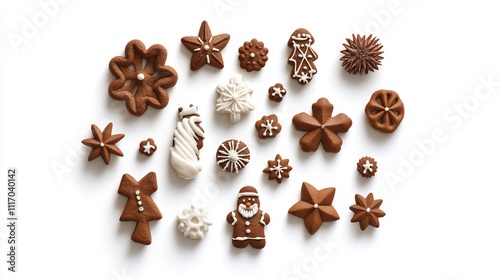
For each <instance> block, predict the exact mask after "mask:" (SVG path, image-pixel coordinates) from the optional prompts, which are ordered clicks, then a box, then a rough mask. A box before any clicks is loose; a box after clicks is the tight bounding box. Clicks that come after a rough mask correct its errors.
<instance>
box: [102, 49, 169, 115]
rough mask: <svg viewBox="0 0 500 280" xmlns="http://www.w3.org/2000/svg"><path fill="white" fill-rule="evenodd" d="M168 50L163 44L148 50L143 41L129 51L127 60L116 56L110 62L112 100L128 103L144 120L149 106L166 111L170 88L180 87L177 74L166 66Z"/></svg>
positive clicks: (133, 111)
mask: <svg viewBox="0 0 500 280" xmlns="http://www.w3.org/2000/svg"><path fill="white" fill-rule="evenodd" d="M166 60H167V50H166V49H165V47H163V46H162V45H159V44H155V45H152V46H151V47H149V48H148V49H146V47H145V46H144V44H143V43H142V42H141V41H139V40H132V41H130V42H129V43H128V44H127V46H126V47H125V57H123V56H116V57H114V58H112V59H111V61H110V62H109V71H111V74H113V76H115V78H116V79H115V80H113V81H112V82H111V83H110V84H109V88H108V92H109V96H111V98H113V99H115V100H120V101H125V102H126V106H127V110H128V112H129V113H130V114H132V115H134V116H141V115H142V114H144V112H146V109H147V107H148V105H149V106H151V107H153V108H155V109H163V108H165V107H166V106H167V104H168V100H169V96H168V91H167V88H170V87H173V86H174V85H175V84H176V83H177V78H178V77H177V72H176V71H175V69H174V68H172V67H170V66H166V65H165V62H166Z"/></svg>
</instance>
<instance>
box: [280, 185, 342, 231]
mask: <svg viewBox="0 0 500 280" xmlns="http://www.w3.org/2000/svg"><path fill="white" fill-rule="evenodd" d="M334 196H335V188H325V189H322V190H319V191H318V190H317V189H316V188H315V187H313V186H312V185H310V184H308V183H306V182H304V183H302V190H301V198H300V201H299V202H297V203H295V204H294V205H293V206H292V207H291V208H290V209H289V210H288V213H289V214H292V215H294V216H297V217H299V218H302V219H304V225H305V226H306V229H307V232H309V234H310V235H313V234H314V233H315V232H316V231H317V230H318V229H319V228H320V227H321V225H322V224H323V222H333V221H336V220H338V219H339V214H338V213H337V211H336V210H335V208H334V207H333V206H332V202H333V198H334Z"/></svg>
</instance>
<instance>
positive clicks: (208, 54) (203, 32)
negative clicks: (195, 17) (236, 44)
mask: <svg viewBox="0 0 500 280" xmlns="http://www.w3.org/2000/svg"><path fill="white" fill-rule="evenodd" d="M230 38H231V36H229V34H226V33H224V34H219V35H215V36H212V31H211V30H210V26H208V23H207V22H206V21H203V22H202V23H201V26H200V30H199V31H198V36H186V37H182V39H181V42H182V44H183V45H184V47H186V48H187V49H188V50H189V51H190V52H191V53H193V55H192V56H191V64H190V67H191V70H193V71H196V70H198V69H200V68H201V67H203V66H204V65H205V64H208V65H211V66H213V67H215V68H217V69H222V68H224V60H223V59H222V54H221V51H222V49H224V48H225V47H226V45H227V43H228V42H229V39H230Z"/></svg>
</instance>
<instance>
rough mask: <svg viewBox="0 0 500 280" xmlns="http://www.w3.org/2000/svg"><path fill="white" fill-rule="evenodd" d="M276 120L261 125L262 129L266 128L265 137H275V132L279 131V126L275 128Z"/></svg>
mask: <svg viewBox="0 0 500 280" xmlns="http://www.w3.org/2000/svg"><path fill="white" fill-rule="evenodd" d="M273 122H274V120H266V123H265V124H261V125H260V127H262V128H264V129H265V130H264V132H263V133H262V135H263V136H267V134H269V136H273V130H278V126H273Z"/></svg>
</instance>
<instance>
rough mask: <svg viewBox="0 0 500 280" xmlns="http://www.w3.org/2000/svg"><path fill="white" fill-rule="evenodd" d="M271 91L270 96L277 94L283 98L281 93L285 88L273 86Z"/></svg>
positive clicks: (284, 91)
mask: <svg viewBox="0 0 500 280" xmlns="http://www.w3.org/2000/svg"><path fill="white" fill-rule="evenodd" d="M273 91H274V92H273V93H272V96H275V95H277V96H279V97H280V98H283V94H284V93H286V90H285V89H280V88H279V87H273Z"/></svg>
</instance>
